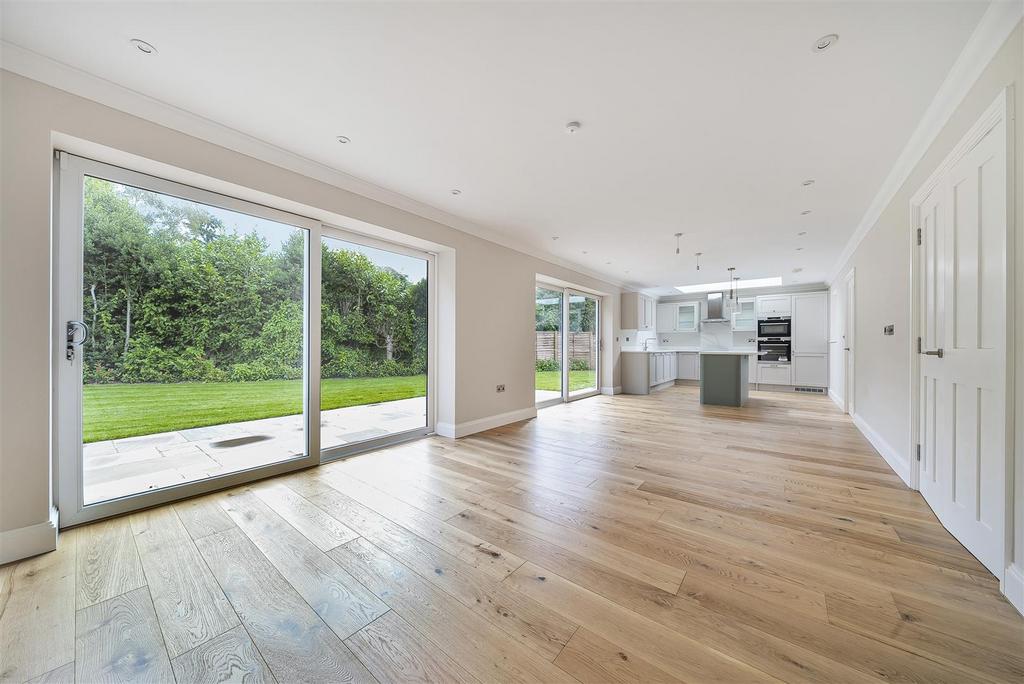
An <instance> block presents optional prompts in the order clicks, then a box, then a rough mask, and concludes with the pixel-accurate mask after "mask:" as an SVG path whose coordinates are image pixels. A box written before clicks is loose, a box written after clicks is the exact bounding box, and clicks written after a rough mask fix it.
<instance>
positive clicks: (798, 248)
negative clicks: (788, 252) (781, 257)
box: [796, 247, 804, 252]
mask: <svg viewBox="0 0 1024 684" xmlns="http://www.w3.org/2000/svg"><path fill="white" fill-rule="evenodd" d="M803 249H804V248H803V247H797V248H796V251H798V252H802V251H803Z"/></svg>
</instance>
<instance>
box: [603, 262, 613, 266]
mask: <svg viewBox="0 0 1024 684" xmlns="http://www.w3.org/2000/svg"><path fill="white" fill-rule="evenodd" d="M604 265H605V266H611V265H612V262H610V261H606V262H604Z"/></svg>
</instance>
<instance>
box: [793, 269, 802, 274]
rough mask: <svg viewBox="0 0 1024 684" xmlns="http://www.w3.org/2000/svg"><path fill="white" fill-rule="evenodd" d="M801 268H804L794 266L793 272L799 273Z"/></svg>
mask: <svg viewBox="0 0 1024 684" xmlns="http://www.w3.org/2000/svg"><path fill="white" fill-rule="evenodd" d="M802 270H804V269H802V268H794V269H793V273H799V272H800V271H802Z"/></svg>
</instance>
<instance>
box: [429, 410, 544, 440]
mask: <svg viewBox="0 0 1024 684" xmlns="http://www.w3.org/2000/svg"><path fill="white" fill-rule="evenodd" d="M536 417H537V407H535V406H531V407H529V408H524V409H517V410H515V411H508V412H507V413H499V414H497V415H493V416H487V417H486V418H477V419H476V420H469V421H466V422H465V423H458V424H455V425H453V424H452V423H438V424H437V428H435V431H436V432H437V434H439V435H441V436H442V437H455V438H458V437H465V436H466V435H472V434H473V433H475V432H483V431H484V430H490V429H492V428H496V427H501V426H502V425H508V424H509V423H516V422H519V421H520V420H529V419H530V418H536Z"/></svg>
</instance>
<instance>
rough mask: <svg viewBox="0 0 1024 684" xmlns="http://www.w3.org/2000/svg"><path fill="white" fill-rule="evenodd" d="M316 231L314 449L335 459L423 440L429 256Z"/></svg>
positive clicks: (426, 404) (428, 419) (426, 403)
mask: <svg viewBox="0 0 1024 684" xmlns="http://www.w3.org/2000/svg"><path fill="white" fill-rule="evenodd" d="M324 230H325V231H330V232H331V234H330V235H328V234H325V235H324V237H323V238H322V240H321V247H320V248H321V274H322V275H321V294H320V302H321V305H320V306H321V317H320V359H321V365H320V369H321V379H320V430H321V433H320V444H321V448H322V449H323V451H324V454H325V456H330V457H333V456H341V455H346V454H348V453H350V452H352V451H353V450H362V449H366V448H369V447H371V446H376V445H378V444H382V443H386V442H390V441H395V439H396V438H397V439H401V438H407V437H409V436H415V435H421V434H426V433H427V432H428V428H429V426H430V424H431V417H430V415H429V413H430V410H429V407H430V403H429V401H428V393H427V385H428V378H429V373H428V370H429V369H428V359H429V353H428V352H429V346H430V345H429V339H430V335H429V331H430V318H431V317H430V313H429V312H430V301H431V292H430V287H429V283H430V280H429V278H428V274H429V270H430V268H431V263H432V260H431V256H430V255H429V254H425V253H423V252H417V251H414V250H410V249H404V248H402V247H398V246H396V245H391V244H388V243H381V242H376V241H371V240H368V239H366V238H356V237H355V236H351V235H347V234H345V233H342V232H340V231H334V230H333V229H327V228H325V229H324ZM342 238H347V239H342ZM357 239H358V240H359V241H358V242H357V241H356V240H357Z"/></svg>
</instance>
